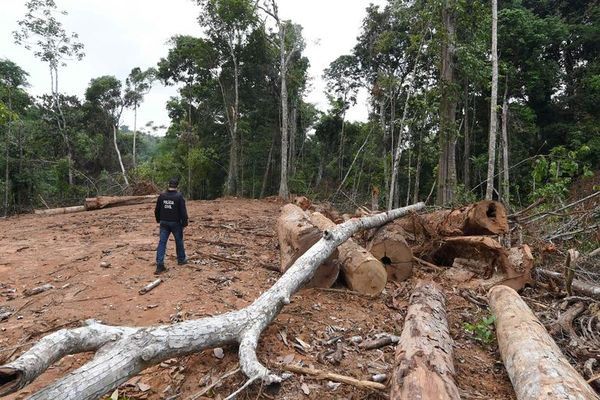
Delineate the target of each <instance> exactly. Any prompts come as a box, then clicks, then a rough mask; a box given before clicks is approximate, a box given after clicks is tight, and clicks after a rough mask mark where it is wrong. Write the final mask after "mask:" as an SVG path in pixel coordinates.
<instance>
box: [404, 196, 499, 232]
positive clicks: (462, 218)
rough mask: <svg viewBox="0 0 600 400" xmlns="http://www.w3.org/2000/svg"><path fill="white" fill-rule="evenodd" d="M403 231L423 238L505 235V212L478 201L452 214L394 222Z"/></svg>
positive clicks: (421, 216)
mask: <svg viewBox="0 0 600 400" xmlns="http://www.w3.org/2000/svg"><path fill="white" fill-rule="evenodd" d="M395 224H397V225H399V226H400V227H401V228H402V229H403V230H404V231H406V232H408V233H410V234H412V235H416V236H421V235H426V236H430V237H431V236H468V235H499V234H503V233H506V232H508V219H507V217H506V209H505V208H504V206H503V205H502V203H499V202H497V201H488V200H484V201H480V202H477V203H473V204H470V205H467V206H464V207H461V208H456V209H453V210H441V211H435V212H432V213H428V214H422V215H419V216H412V215H411V216H407V217H405V218H401V219H399V220H398V221H396V222H395Z"/></svg>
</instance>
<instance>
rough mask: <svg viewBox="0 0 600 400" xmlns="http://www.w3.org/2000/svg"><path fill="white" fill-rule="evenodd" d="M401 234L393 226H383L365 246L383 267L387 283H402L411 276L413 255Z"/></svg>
mask: <svg viewBox="0 0 600 400" xmlns="http://www.w3.org/2000/svg"><path fill="white" fill-rule="evenodd" d="M402 232H403V231H400V230H398V229H396V228H395V227H394V225H384V226H382V227H381V228H379V229H378V230H377V231H376V232H375V235H374V236H373V238H372V239H371V240H370V241H369V244H368V245H367V250H368V251H369V252H371V254H372V255H373V257H375V258H376V259H378V260H379V261H381V263H382V264H383V265H384V266H385V270H386V272H387V278H388V281H395V282H402V281H405V280H406V279H408V278H410V276H411V275H412V269H413V253H412V250H411V249H410V247H409V246H408V243H406V239H404V236H403V234H402Z"/></svg>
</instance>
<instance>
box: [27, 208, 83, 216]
mask: <svg viewBox="0 0 600 400" xmlns="http://www.w3.org/2000/svg"><path fill="white" fill-rule="evenodd" d="M81 211H85V206H72V207H59V208H48V209H45V210H33V213H34V214H37V215H58V214H70V213H76V212H81Z"/></svg>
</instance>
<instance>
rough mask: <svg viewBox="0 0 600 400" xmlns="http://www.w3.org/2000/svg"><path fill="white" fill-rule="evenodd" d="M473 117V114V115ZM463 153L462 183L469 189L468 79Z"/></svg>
mask: <svg viewBox="0 0 600 400" xmlns="http://www.w3.org/2000/svg"><path fill="white" fill-rule="evenodd" d="M473 119H475V115H473ZM463 139H464V152H463V153H464V154H463V184H464V185H465V190H467V191H469V190H471V137H470V132H469V81H467V82H465V133H464V138H463Z"/></svg>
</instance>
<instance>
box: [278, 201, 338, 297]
mask: <svg viewBox="0 0 600 400" xmlns="http://www.w3.org/2000/svg"><path fill="white" fill-rule="evenodd" d="M296 199H298V197H297V198H296ZM322 236H323V234H322V233H321V230H320V229H319V228H317V227H316V226H314V225H313V224H312V222H310V218H309V216H308V214H306V212H304V211H303V210H302V208H300V207H298V206H296V205H294V204H286V205H285V206H283V208H282V209H281V214H280V216H279V218H278V219H277V237H278V238H279V255H280V257H279V260H280V263H279V270H280V272H282V273H283V272H285V271H287V270H288V268H290V267H291V266H292V265H293V264H294V262H295V261H296V260H297V259H298V258H299V257H300V256H301V255H302V254H304V253H306V251H307V250H308V249H310V248H311V247H312V246H313V245H314V244H315V243H317V242H318V241H319V240H320V239H321V237H322ZM337 258H338V250H337V249H335V250H334V251H333V252H332V253H331V256H329V258H328V259H327V260H325V261H324V262H323V264H321V265H320V266H319V268H317V270H316V271H315V275H314V276H313V278H312V279H311V280H310V282H308V283H307V284H306V287H307V288H310V287H319V288H329V287H331V286H333V284H334V283H335V281H336V280H337V278H338V275H339V272H340V266H339V262H338V260H337Z"/></svg>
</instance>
